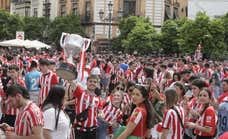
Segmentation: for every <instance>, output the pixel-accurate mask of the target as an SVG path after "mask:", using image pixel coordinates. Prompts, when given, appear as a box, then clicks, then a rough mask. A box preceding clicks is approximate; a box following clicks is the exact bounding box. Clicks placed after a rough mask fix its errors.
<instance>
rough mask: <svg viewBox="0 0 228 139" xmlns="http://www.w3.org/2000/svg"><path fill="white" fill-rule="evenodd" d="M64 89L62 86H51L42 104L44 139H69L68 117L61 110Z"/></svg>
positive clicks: (69, 126)
mask: <svg viewBox="0 0 228 139" xmlns="http://www.w3.org/2000/svg"><path fill="white" fill-rule="evenodd" d="M64 96H65V90H64V88H63V87H62V86H58V85H55V86H53V87H52V88H51V89H50V91H49V94H48V96H47V98H46V100H45V101H44V104H43V106H42V110H43V115H44V127H43V128H44V138H45V139H69V137H70V129H71V125H70V118H69V117H68V115H67V114H66V113H65V112H64V111H63V104H64Z"/></svg>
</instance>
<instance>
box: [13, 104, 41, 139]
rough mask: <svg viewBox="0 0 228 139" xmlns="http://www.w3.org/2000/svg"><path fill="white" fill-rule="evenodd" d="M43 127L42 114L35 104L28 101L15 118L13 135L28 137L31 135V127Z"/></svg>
mask: <svg viewBox="0 0 228 139" xmlns="http://www.w3.org/2000/svg"><path fill="white" fill-rule="evenodd" d="M43 125H44V119H43V113H42V112H41V110H40V108H39V107H38V106H37V105H36V104H35V103H33V102H31V101H29V102H28V104H27V105H26V106H25V108H24V109H23V110H22V111H20V112H19V113H18V115H17V117H16V121H15V133H16V135H18V136H30V135H32V128H33V127H37V126H41V127H42V126H43Z"/></svg>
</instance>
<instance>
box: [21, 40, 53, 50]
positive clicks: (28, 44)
mask: <svg viewBox="0 0 228 139" xmlns="http://www.w3.org/2000/svg"><path fill="white" fill-rule="evenodd" d="M25 42H26V45H25V48H36V49H40V48H51V46H50V45H47V44H45V43H42V42H40V41H38V40H34V41H30V40H26V41H25Z"/></svg>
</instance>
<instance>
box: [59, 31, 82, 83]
mask: <svg viewBox="0 0 228 139" xmlns="http://www.w3.org/2000/svg"><path fill="white" fill-rule="evenodd" d="M84 43H85V41H84V38H83V37H81V36H80V35H77V34H68V33H62V36H61V38H60V46H61V47H62V48H63V50H64V55H65V56H66V62H63V63H61V64H60V65H59V67H58V68H57V70H56V72H57V75H58V76H59V77H61V78H63V79H65V80H68V81H71V80H75V79H76V78H77V69H76V66H75V63H74V61H73V57H74V56H75V55H79V54H80V52H81V51H82V50H83V47H84V45H85V44H84Z"/></svg>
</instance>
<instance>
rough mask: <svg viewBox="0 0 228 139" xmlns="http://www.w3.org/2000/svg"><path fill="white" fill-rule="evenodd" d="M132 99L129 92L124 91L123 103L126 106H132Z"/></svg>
mask: <svg viewBox="0 0 228 139" xmlns="http://www.w3.org/2000/svg"><path fill="white" fill-rule="evenodd" d="M131 102H132V100H131V97H130V96H129V95H128V93H123V104H124V106H126V105H128V106H130V104H131Z"/></svg>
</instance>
